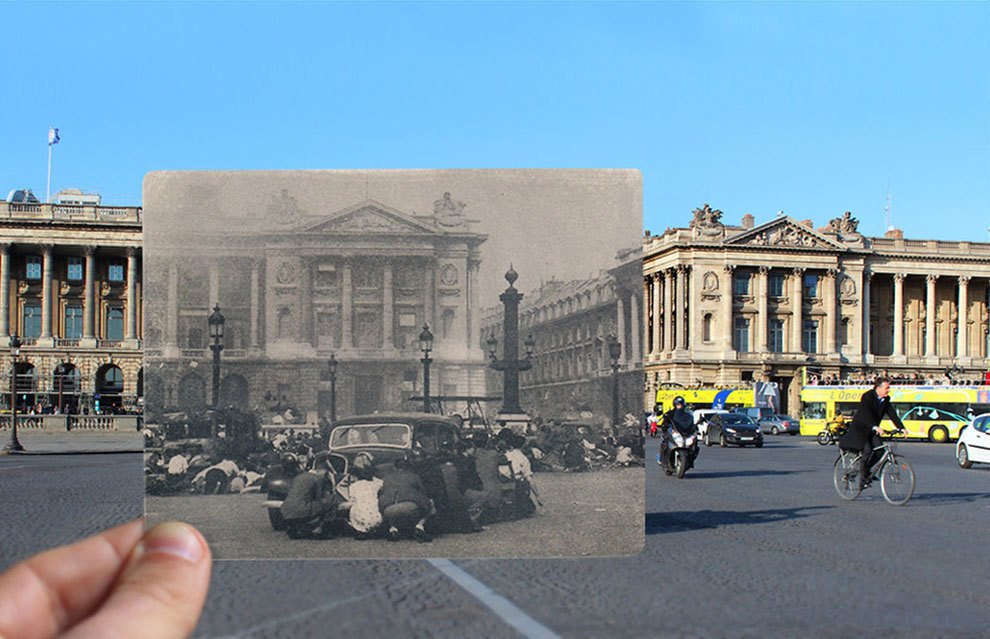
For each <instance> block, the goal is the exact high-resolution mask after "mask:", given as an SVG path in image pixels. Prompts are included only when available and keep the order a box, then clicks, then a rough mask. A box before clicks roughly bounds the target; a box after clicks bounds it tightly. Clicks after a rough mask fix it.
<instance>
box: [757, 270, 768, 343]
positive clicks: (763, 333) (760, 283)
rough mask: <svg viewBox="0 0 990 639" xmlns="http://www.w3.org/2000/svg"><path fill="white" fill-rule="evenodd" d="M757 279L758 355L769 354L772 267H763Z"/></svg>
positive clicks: (758, 271)
mask: <svg viewBox="0 0 990 639" xmlns="http://www.w3.org/2000/svg"><path fill="white" fill-rule="evenodd" d="M757 273H758V275H757V277H756V288H757V290H756V348H755V349H754V350H755V351H756V352H757V353H766V352H767V332H768V328H769V324H770V313H769V311H768V310H767V297H768V295H769V293H770V267H769V266H761V267H759V269H757Z"/></svg>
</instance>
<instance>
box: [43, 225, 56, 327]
mask: <svg viewBox="0 0 990 639" xmlns="http://www.w3.org/2000/svg"><path fill="white" fill-rule="evenodd" d="M53 249H54V247H53V246H52V245H51V244H45V245H43V246H42V247H41V255H42V260H44V266H43V271H44V274H43V275H42V276H41V278H42V279H41V337H42V339H47V338H50V337H51V336H52V284H53V282H52V250H53Z"/></svg>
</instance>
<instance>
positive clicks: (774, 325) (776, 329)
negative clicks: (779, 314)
mask: <svg viewBox="0 0 990 639" xmlns="http://www.w3.org/2000/svg"><path fill="white" fill-rule="evenodd" d="M768 337H769V339H768V341H769V342H770V343H769V344H767V348H769V349H770V352H771V353H783V352H784V320H781V319H772V320H770V334H769V336H768Z"/></svg>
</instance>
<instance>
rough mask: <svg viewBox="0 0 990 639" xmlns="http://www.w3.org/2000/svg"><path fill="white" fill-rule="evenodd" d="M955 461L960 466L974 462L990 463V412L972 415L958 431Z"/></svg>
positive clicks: (966, 466) (970, 464)
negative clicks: (967, 422) (969, 420)
mask: <svg viewBox="0 0 990 639" xmlns="http://www.w3.org/2000/svg"><path fill="white" fill-rule="evenodd" d="M956 461H957V462H959V466H960V467H961V468H969V467H970V466H972V465H973V464H975V463H980V464H990V413H984V414H983V415H979V416H977V417H974V418H973V421H971V422H970V423H969V424H968V425H967V426H964V427H963V429H962V430H960V431H959V441H958V442H956Z"/></svg>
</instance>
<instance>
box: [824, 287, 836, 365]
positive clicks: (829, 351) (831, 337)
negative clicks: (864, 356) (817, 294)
mask: <svg viewBox="0 0 990 639" xmlns="http://www.w3.org/2000/svg"><path fill="white" fill-rule="evenodd" d="M838 274H839V271H838V270H837V269H828V270H827V271H825V280H824V282H823V284H824V286H823V287H822V288H823V289H824V290H823V291H822V302H823V303H824V304H825V356H826V357H832V356H833V355H837V354H838V348H837V347H836V345H835V322H836V305H837V303H838V300H837V299H836V298H837V297H838V295H837V291H836V286H835V278H836V276H838Z"/></svg>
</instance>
